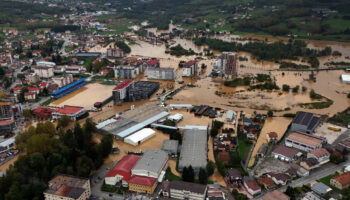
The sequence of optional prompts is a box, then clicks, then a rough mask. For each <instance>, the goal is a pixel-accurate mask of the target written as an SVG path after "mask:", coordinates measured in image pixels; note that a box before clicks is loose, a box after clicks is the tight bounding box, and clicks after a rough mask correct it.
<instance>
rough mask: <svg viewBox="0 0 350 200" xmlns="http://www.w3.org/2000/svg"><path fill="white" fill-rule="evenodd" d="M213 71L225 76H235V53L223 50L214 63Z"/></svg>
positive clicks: (236, 69) (236, 67)
mask: <svg viewBox="0 0 350 200" xmlns="http://www.w3.org/2000/svg"><path fill="white" fill-rule="evenodd" d="M213 72H215V73H217V74H219V75H221V76H225V77H227V78H232V77H235V76H237V73H238V66H237V55H236V54H235V53H231V52H223V53H222V54H221V56H220V57H219V59H217V60H216V61H215V63H214V65H213Z"/></svg>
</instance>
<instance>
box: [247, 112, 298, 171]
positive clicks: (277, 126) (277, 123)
mask: <svg viewBox="0 0 350 200" xmlns="http://www.w3.org/2000/svg"><path fill="white" fill-rule="evenodd" d="M292 120H293V119H292V118H286V117H272V118H271V117H268V118H266V119H265V124H264V126H263V128H262V129H261V132H260V135H259V138H258V140H257V141H256V143H255V147H254V150H253V153H252V156H251V157H250V160H249V163H248V167H250V166H253V165H254V162H255V155H256V154H257V153H258V150H259V148H260V147H261V145H262V144H264V143H265V144H267V134H268V133H270V132H276V133H277V135H278V140H280V139H281V138H282V137H283V135H284V133H285V132H286V130H287V128H288V126H289V124H290V122H291V121H292Z"/></svg>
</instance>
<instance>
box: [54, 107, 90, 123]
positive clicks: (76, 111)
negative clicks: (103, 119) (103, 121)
mask: <svg viewBox="0 0 350 200" xmlns="http://www.w3.org/2000/svg"><path fill="white" fill-rule="evenodd" d="M63 115H67V116H68V117H70V118H71V119H72V120H77V119H82V118H84V117H87V116H88V115H89V113H88V112H87V111H86V110H85V108H83V107H79V106H67V105H65V106H63V107H61V108H58V109H57V110H56V111H54V112H53V113H52V118H53V119H59V118H61V117H62V116H63Z"/></svg>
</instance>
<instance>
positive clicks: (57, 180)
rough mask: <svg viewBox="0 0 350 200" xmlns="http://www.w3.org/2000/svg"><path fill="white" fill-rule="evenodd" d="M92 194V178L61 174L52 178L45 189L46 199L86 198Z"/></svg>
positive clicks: (83, 199)
mask: <svg viewBox="0 0 350 200" xmlns="http://www.w3.org/2000/svg"><path fill="white" fill-rule="evenodd" d="M90 195H91V188H90V180H89V179H86V178H80V177H74V176H70V175H64V174H60V175H57V176H56V177H54V178H53V179H51V181H49V183H48V189H47V190H45V192H44V196H45V200H86V199H89V198H90Z"/></svg>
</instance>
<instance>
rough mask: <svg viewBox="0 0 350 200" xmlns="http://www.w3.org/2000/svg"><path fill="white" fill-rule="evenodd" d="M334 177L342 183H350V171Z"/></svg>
mask: <svg viewBox="0 0 350 200" xmlns="http://www.w3.org/2000/svg"><path fill="white" fill-rule="evenodd" d="M333 179H335V180H337V181H338V182H339V183H340V184H342V185H348V184H350V172H346V173H344V174H341V175H339V176H337V177H334V178H333Z"/></svg>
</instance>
